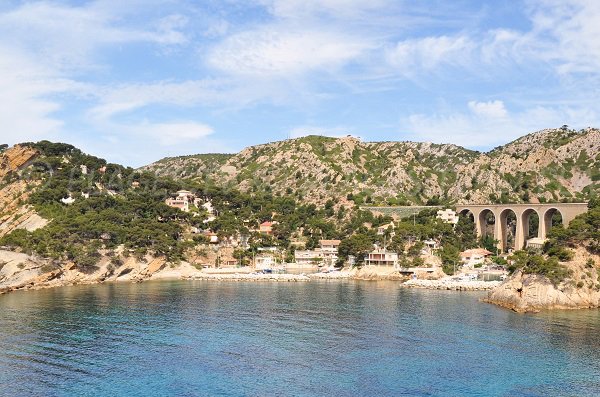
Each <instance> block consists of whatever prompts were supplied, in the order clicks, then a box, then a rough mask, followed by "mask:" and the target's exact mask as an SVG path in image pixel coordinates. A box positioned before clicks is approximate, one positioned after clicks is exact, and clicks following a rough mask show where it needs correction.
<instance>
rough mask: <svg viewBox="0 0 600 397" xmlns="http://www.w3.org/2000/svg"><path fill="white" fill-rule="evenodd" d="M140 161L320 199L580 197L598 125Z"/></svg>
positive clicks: (591, 179) (590, 185) (596, 160)
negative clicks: (497, 143)
mask: <svg viewBox="0 0 600 397" xmlns="http://www.w3.org/2000/svg"><path fill="white" fill-rule="evenodd" d="M143 169H145V170H152V171H155V172H156V173H157V174H159V175H163V176H170V177H174V178H176V179H180V178H183V179H192V180H203V181H211V182H213V183H215V184H216V185H218V186H222V187H228V186H235V187H237V188H239V189H241V190H242V191H246V192H254V191H272V192H273V193H275V194H292V195H294V196H295V197H297V198H301V199H303V200H305V201H307V202H312V203H321V204H322V203H324V202H326V201H327V200H329V199H334V200H336V201H342V202H346V203H348V204H352V202H348V201H347V198H348V199H351V200H352V201H353V202H354V203H355V204H363V203H365V202H367V203H371V202H372V203H374V204H388V205H407V204H425V203H426V202H428V201H429V202H432V201H438V200H439V201H441V202H449V203H465V202H471V203H483V202H503V201H505V202H509V201H510V202H540V201H541V202H543V201H561V200H574V201H581V200H585V199H586V198H588V197H589V196H590V193H591V192H598V191H599V190H600V130H597V129H586V130H581V131H574V130H569V129H566V128H561V129H548V130H543V131H539V132H536V133H533V134H529V135H527V136H524V137H522V138H520V139H517V140H516V141H514V142H511V143H509V144H507V145H504V146H501V147H498V148H495V149H494V150H492V151H490V152H488V153H480V152H476V151H472V150H468V149H465V148H462V147H459V146H456V145H448V144H446V145H438V144H432V143H417V142H362V141H360V140H358V139H356V138H353V137H346V138H327V137H320V136H308V137H303V138H298V139H292V140H287V141H281V142H274V143H269V144H264V145H258V146H252V147H249V148H246V149H244V150H243V151H241V152H240V153H237V154H235V155H197V156H186V157H172V158H166V159H163V160H160V161H157V162H155V163H153V164H150V165H148V166H146V167H143Z"/></svg>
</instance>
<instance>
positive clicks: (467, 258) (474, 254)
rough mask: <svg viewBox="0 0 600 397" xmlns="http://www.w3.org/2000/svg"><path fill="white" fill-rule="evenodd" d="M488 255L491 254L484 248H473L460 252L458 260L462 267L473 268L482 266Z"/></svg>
mask: <svg viewBox="0 0 600 397" xmlns="http://www.w3.org/2000/svg"><path fill="white" fill-rule="evenodd" d="M490 255H492V253H491V252H490V251H488V250H486V249H485V248H474V249H470V250H466V251H463V252H461V253H460V260H461V262H462V264H463V265H465V266H467V267H473V266H475V265H481V264H483V263H484V262H485V259H486V258H487V257H488V256H490Z"/></svg>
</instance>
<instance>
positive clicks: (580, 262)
mask: <svg viewBox="0 0 600 397" xmlns="http://www.w3.org/2000/svg"><path fill="white" fill-rule="evenodd" d="M599 264H600V256H598V255H592V254H590V253H589V252H587V251H586V250H585V249H582V248H578V249H575V250H574V257H573V259H572V260H570V261H568V262H563V265H564V266H566V267H567V268H568V269H569V270H570V274H571V275H570V276H569V277H568V278H566V279H564V280H562V282H560V283H552V282H551V281H550V280H549V279H548V278H546V277H544V276H541V275H537V274H524V273H522V272H521V271H517V272H515V273H514V274H513V275H512V276H511V277H509V278H508V279H507V280H506V281H505V282H504V283H503V284H502V285H500V286H498V287H497V288H496V289H494V290H492V291H491V292H490V294H489V295H488V297H487V298H485V299H484V301H485V302H488V303H493V304H495V305H498V306H501V307H504V308H507V309H510V310H513V311H515V312H519V313H527V312H533V313H535V312H539V311H542V310H553V309H591V308H599V307H600V278H599V277H600V271H599V269H598V265H599Z"/></svg>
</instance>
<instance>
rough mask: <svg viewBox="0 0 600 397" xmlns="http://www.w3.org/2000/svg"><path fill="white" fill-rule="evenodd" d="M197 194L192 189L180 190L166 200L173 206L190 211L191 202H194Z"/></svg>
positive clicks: (166, 202)
mask: <svg viewBox="0 0 600 397" xmlns="http://www.w3.org/2000/svg"><path fill="white" fill-rule="evenodd" d="M195 198H196V196H194V194H193V193H192V192H190V191H187V190H180V191H178V192H177V193H175V195H174V197H169V198H168V199H166V200H165V204H166V205H168V206H169V207H172V208H178V209H179V210H181V211H183V212H190V203H193V202H194V199H195Z"/></svg>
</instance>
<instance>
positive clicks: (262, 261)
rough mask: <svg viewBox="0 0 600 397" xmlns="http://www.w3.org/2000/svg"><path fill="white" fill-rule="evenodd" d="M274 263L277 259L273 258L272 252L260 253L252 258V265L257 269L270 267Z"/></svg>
mask: <svg viewBox="0 0 600 397" xmlns="http://www.w3.org/2000/svg"><path fill="white" fill-rule="evenodd" d="M276 263H277V261H276V260H275V256H274V255H273V254H267V253H265V254H260V255H258V256H257V257H256V258H254V267H255V268H256V269H257V270H265V269H272V268H273V266H275V264H276Z"/></svg>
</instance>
